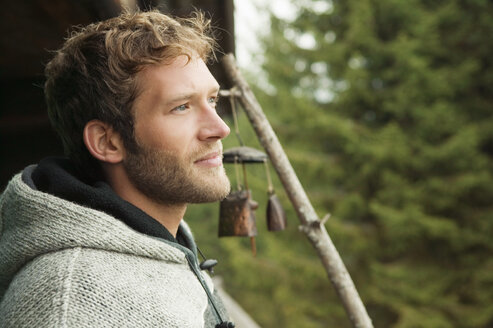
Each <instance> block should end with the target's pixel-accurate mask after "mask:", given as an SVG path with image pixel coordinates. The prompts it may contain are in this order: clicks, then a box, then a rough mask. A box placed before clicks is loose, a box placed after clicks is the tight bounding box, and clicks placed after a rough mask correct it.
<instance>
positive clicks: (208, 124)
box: [199, 106, 230, 141]
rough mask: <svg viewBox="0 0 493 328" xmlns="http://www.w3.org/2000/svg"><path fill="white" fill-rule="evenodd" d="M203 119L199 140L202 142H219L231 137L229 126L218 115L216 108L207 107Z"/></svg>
mask: <svg viewBox="0 0 493 328" xmlns="http://www.w3.org/2000/svg"><path fill="white" fill-rule="evenodd" d="M203 113H204V115H202V117H201V119H200V120H201V127H202V128H201V129H200V132H199V139H200V140H202V141H208V140H210V141H217V140H221V139H223V138H226V137H227V136H228V135H229V132H230V129H229V126H228V125H227V124H226V123H225V122H224V121H223V119H222V118H221V117H220V116H219V115H218V114H217V112H216V110H215V109H214V108H211V107H210V106H207V109H206V110H204V111H203Z"/></svg>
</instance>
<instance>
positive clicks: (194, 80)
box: [136, 55, 218, 98]
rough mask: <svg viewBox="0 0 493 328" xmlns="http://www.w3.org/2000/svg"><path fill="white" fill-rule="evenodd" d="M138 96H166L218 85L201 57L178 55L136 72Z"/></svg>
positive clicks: (204, 89) (205, 89)
mask: <svg viewBox="0 0 493 328" xmlns="http://www.w3.org/2000/svg"><path fill="white" fill-rule="evenodd" d="M136 80H137V86H138V89H139V91H140V92H139V97H138V98H141V97H142V96H146V97H153V98H156V97H157V98H167V97H173V96H176V95H177V94H185V93H199V92H202V91H207V90H210V89H213V88H217V87H218V83H217V81H216V79H215V78H214V77H213V76H212V74H211V72H210V71H209V69H208V68H207V65H206V64H205V63H204V61H203V60H202V59H201V58H198V57H191V58H190V59H189V58H188V57H187V56H185V55H182V56H179V57H177V58H175V59H174V60H172V61H171V62H169V63H163V64H160V65H150V66H147V67H145V68H144V69H143V70H142V71H140V72H139V73H137V79H136Z"/></svg>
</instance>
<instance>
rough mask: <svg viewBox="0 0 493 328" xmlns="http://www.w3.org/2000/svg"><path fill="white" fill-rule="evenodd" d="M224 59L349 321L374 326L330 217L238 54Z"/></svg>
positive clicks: (238, 94) (359, 324)
mask: <svg viewBox="0 0 493 328" xmlns="http://www.w3.org/2000/svg"><path fill="white" fill-rule="evenodd" d="M222 62H223V65H224V67H225V70H226V72H227V74H228V76H229V77H230V78H231V80H232V81H233V83H234V85H235V88H236V94H235V95H236V96H237V97H238V99H239V100H240V103H241V104H242V105H243V108H244V109H245V112H246V114H247V117H248V119H249V120H250V123H251V124H252V126H253V128H254V130H255V132H256V134H257V136H258V138H259V140H260V143H261V144H262V146H263V147H264V149H265V151H266V152H267V154H268V155H269V158H270V160H271V162H272V165H273V166H274V168H275V170H276V171H277V174H278V175H279V179H280V180H281V182H282V184H283V185H284V188H285V190H286V193H287V195H288V197H289V199H290V200H291V203H292V204H293V206H294V208H295V209H296V212H297V214H298V217H299V219H300V221H301V226H300V230H301V231H302V232H304V233H305V234H306V236H307V237H308V239H309V240H310V242H311V243H312V245H313V247H314V248H315V249H316V251H317V253H318V256H319V257H320V259H321V261H322V263H323V266H324V268H325V270H326V271H327V275H328V276H329V279H330V281H331V282H332V285H333V286H334V288H335V290H336V292H337V294H338V296H339V298H340V300H341V302H342V304H343V306H344V308H345V310H346V313H347V315H348V317H349V320H350V321H351V323H352V325H353V327H358V328H359V327H365V328H368V327H373V325H372V322H371V319H370V317H369V316H368V313H367V312H366V309H365V306H364V305H363V302H362V301H361V298H360V297H359V295H358V291H357V290H356V287H355V286H354V283H353V281H352V279H351V276H350V275H349V273H348V271H347V269H346V267H345V265H344V263H343V262H342V259H341V257H340V255H339V253H338V252H337V249H336V248H335V246H334V244H333V243H332V240H331V239H330V237H329V234H328V233H327V230H326V229H325V226H324V223H325V221H326V220H327V218H328V216H326V217H325V218H324V219H323V220H322V221H320V220H319V218H318V216H317V214H316V212H315V209H314V208H313V206H312V204H311V203H310V200H309V199H308V196H307V195H306V192H305V190H304V189H303V187H302V185H301V183H300V180H299V179H298V177H297V176H296V173H295V172H294V169H293V167H292V166H291V163H290V162H289V160H288V157H287V156H286V153H285V152H284V150H283V148H282V146H281V144H280V142H279V140H278V139H277V136H276V134H275V133H274V130H273V129H272V126H271V125H270V123H269V121H268V120H267V117H266V116H265V114H264V112H263V111H262V108H261V106H260V104H259V103H258V101H257V99H256V98H255V95H254V94H253V92H252V90H251V89H250V87H249V85H248V83H247V82H246V80H245V79H244V78H243V76H242V75H241V73H240V71H239V70H238V67H237V66H236V61H235V58H234V56H233V55H232V54H228V55H226V56H224V57H223V59H222Z"/></svg>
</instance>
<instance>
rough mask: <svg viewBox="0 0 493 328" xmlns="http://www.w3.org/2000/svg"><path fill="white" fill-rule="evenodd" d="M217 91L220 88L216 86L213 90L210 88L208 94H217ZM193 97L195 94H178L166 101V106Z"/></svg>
mask: <svg viewBox="0 0 493 328" xmlns="http://www.w3.org/2000/svg"><path fill="white" fill-rule="evenodd" d="M219 90H220V87H219V85H217V86H214V87H213V88H211V89H210V90H209V92H208V93H209V94H210V93H218V94H219ZM195 95H196V93H195V92H184V93H180V94H178V95H177V96H176V97H174V98H173V99H171V100H169V101H167V102H166V104H167V105H171V104H175V103H177V102H181V101H184V100H188V99H190V98H192V97H193V96H195Z"/></svg>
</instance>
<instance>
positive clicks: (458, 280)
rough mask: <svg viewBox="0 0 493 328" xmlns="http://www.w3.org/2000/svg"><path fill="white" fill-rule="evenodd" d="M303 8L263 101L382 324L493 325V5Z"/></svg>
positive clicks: (280, 42) (274, 45) (273, 42)
mask: <svg viewBox="0 0 493 328" xmlns="http://www.w3.org/2000/svg"><path fill="white" fill-rule="evenodd" d="M299 3H300V2H293V4H294V5H297V6H298V7H299V15H298V17H297V18H296V19H295V20H294V21H286V20H282V19H279V18H276V17H275V16H272V31H271V32H270V33H269V35H268V36H267V37H266V38H265V40H264V46H265V65H264V70H265V72H266V73H267V75H268V78H269V82H270V83H271V84H272V85H273V86H274V87H275V89H276V91H275V93H274V94H267V93H265V92H263V91H262V90H260V89H259V90H257V91H256V92H257V94H258V97H259V100H260V101H261V103H262V105H263V107H264V108H265V109H266V111H267V116H268V117H269V118H270V119H271V120H272V123H273V125H274V128H275V130H276V131H277V133H278V134H279V136H280V139H281V142H282V143H283V145H284V146H285V147H286V148H287V152H288V156H289V157H290V158H291V160H292V161H293V164H294V166H295V170H296V171H297V172H298V174H299V175H300V179H301V181H302V183H303V184H304V186H305V187H306V188H307V190H308V193H309V197H310V198H311V199H312V201H313V202H314V204H315V206H316V208H317V210H318V211H319V212H320V214H321V215H323V214H324V212H331V213H332V214H333V218H332V219H331V220H330V221H329V223H328V230H329V234H331V236H332V238H333V239H334V241H335V244H336V246H337V247H338V248H339V250H340V252H341V254H342V256H343V259H344V261H345V263H346V265H347V266H348V269H349V271H350V273H351V274H352V276H353V279H354V280H355V282H356V285H357V288H358V290H359V292H360V294H361V296H362V298H363V301H364V302H365V304H366V305H367V307H368V310H369V313H370V316H371V317H372V319H373V320H374V323H375V326H376V327H450V326H457V327H489V326H491V325H493V315H492V313H493V275H492V274H491V272H493V257H492V256H491V255H492V253H493V238H492V236H493V207H492V205H491V200H492V199H493V176H492V173H493V70H492V68H493V67H492V66H493V54H492V50H493V38H492V35H493V3H492V2H490V1H486V0H484V1H481V0H463V1H459V0H451V1H418V0H410V1H397V0H379V1H374V0H345V1H340V0H333V1H328V0H327V1H303V2H301V3H302V4H299ZM321 9H323V10H321ZM252 82H255V80H254V79H252ZM293 234H294V232H293ZM281 245H283V247H286V252H288V249H289V248H290V247H291V248H292V245H289V244H288V243H285V244H281ZM296 252H298V253H296ZM303 252H306V250H305V251H303ZM300 256H301V255H300V251H299V250H293V253H292V257H293V258H298V259H299V257H300ZM312 260H313V261H316V259H315V258H313V257H310V261H312ZM320 270H322V269H320ZM305 274H307V273H306V272H305ZM317 277H318V278H320V279H326V277H323V275H320V274H318V273H317ZM305 278H306V277H305ZM286 279H288V278H286ZM288 280H289V279H288ZM305 281H307V280H306V279H305ZM289 283H293V281H291V280H290V281H289ZM323 283H324V282H322V281H317V282H316V283H314V282H310V283H308V282H307V285H309V286H312V285H315V286H320V285H321V284H323ZM327 283H328V281H327ZM302 286H303V284H301V285H300V288H303V287H302ZM308 289H309V290H311V292H313V296H312V297H313V298H312V301H313V302H314V303H315V304H312V306H313V309H315V308H316V309H317V310H312V311H313V312H314V313H311V314H306V313H305V314H304V316H305V317H310V316H311V317H312V318H318V319H317V320H319V322H320V327H322V326H326V324H327V321H324V320H328V319H324V317H323V316H322V317H318V316H317V315H318V314H320V312H319V311H324V310H327V309H323V308H322V306H320V307H318V305H316V302H319V301H318V300H319V299H320V298H321V297H320V296H315V294H316V287H314V288H313V289H312V288H311V287H308ZM293 293H294V292H293ZM288 294H289V293H288ZM285 296H286V297H285V302H286V304H293V305H294V304H296V301H299V298H296V297H295V296H293V295H285ZM289 297H295V298H296V299H295V300H292V301H289V300H288V298H289ZM329 301H330V302H333V303H334V304H336V303H337V299H335V298H334V297H333V296H331V297H330V300H329ZM324 306H326V304H324ZM334 306H337V305H334ZM315 312H317V313H318V314H317V313H315ZM329 312H330V311H329ZM279 315H280V316H287V314H279ZM331 315H332V316H335V317H336V318H338V319H337V320H341V321H340V323H337V325H339V326H341V325H344V324H346V323H344V322H343V320H344V319H343V314H342V313H341V310H340V309H338V310H336V311H335V312H334V313H332V314H331ZM317 320H313V322H312V324H313V326H317V324H316V321H317ZM320 320H321V321H320ZM331 322H332V321H331ZM332 324H334V322H332ZM282 326H285V327H288V326H291V325H290V324H289V323H286V324H285V325H282ZM295 326H296V327H308V326H310V325H301V326H300V325H293V327H295Z"/></svg>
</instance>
